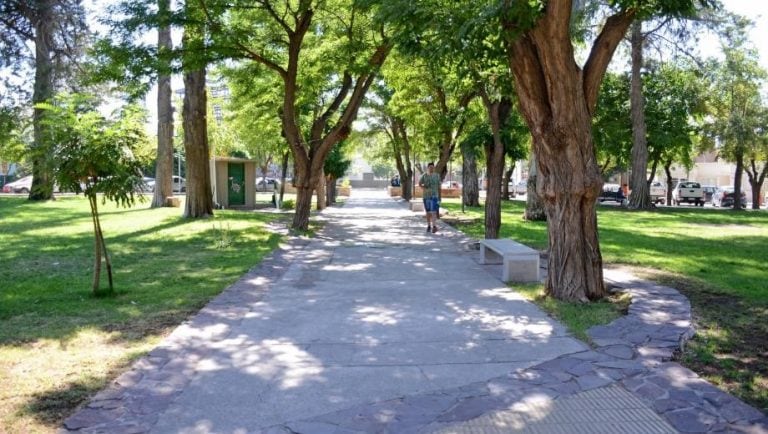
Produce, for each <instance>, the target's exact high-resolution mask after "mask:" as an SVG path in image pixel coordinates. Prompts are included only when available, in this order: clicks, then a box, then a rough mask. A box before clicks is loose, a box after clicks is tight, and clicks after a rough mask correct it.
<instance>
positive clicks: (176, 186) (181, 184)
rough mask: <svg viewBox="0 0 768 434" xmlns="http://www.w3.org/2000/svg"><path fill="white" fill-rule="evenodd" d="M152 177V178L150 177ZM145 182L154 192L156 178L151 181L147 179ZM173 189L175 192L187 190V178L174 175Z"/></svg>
mask: <svg viewBox="0 0 768 434" xmlns="http://www.w3.org/2000/svg"><path fill="white" fill-rule="evenodd" d="M150 179H151V178H150ZM145 184H146V185H147V187H148V188H149V191H151V192H154V191H155V180H154V179H152V180H151V181H146V182H145ZM171 189H172V190H173V191H174V192H177V193H178V192H185V191H187V180H186V179H184V178H182V177H181V176H178V175H173V179H172V181H171Z"/></svg>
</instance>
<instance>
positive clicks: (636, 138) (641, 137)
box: [629, 20, 654, 209]
mask: <svg viewBox="0 0 768 434" xmlns="http://www.w3.org/2000/svg"><path fill="white" fill-rule="evenodd" d="M642 28H643V24H642V21H641V20H635V22H634V23H632V38H631V42H632V84H631V91H630V104H631V106H632V177H631V179H630V181H629V186H630V188H631V189H632V193H631V194H630V195H629V208H631V209H653V208H654V205H653V202H651V191H650V186H649V183H648V180H647V179H646V173H647V172H648V140H647V136H646V127H645V99H644V97H643V77H642V76H641V74H640V69H641V68H642V66H643V42H644V37H643V33H642Z"/></svg>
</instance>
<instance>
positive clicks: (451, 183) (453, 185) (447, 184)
mask: <svg viewBox="0 0 768 434" xmlns="http://www.w3.org/2000/svg"><path fill="white" fill-rule="evenodd" d="M440 188H461V184H459V183H458V182H457V181H444V182H443V183H442V184H441V185H440Z"/></svg>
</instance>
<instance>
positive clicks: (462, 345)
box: [63, 191, 676, 434]
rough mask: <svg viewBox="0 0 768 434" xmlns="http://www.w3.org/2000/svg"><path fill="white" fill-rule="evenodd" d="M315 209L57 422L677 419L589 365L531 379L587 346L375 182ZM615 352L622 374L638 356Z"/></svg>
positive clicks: (261, 426) (87, 427) (175, 427)
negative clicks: (376, 188) (305, 231)
mask: <svg viewBox="0 0 768 434" xmlns="http://www.w3.org/2000/svg"><path fill="white" fill-rule="evenodd" d="M321 218H322V219H323V220H325V223H326V224H325V227H324V229H323V230H322V232H321V234H320V235H319V236H318V237H317V238H314V239H312V240H301V239H295V240H293V241H291V242H290V243H289V244H288V245H286V246H284V248H283V249H281V250H280V251H278V252H276V254H275V255H273V256H272V257H271V258H268V259H267V260H265V262H264V263H263V264H261V265H260V266H259V267H257V268H256V269H255V270H253V271H252V272H250V273H248V274H247V275H246V276H244V277H243V279H241V280H240V281H239V282H238V283H236V284H235V285H233V286H232V287H230V288H228V289H227V290H226V291H224V292H223V293H222V294H221V295H220V296H219V297H217V298H216V299H215V300H213V301H212V302H211V303H210V304H209V305H208V306H207V307H206V308H205V309H203V310H202V311H201V312H200V314H198V315H197V316H196V317H195V318H193V319H192V320H191V321H190V322H189V323H187V324H184V325H182V326H181V327H179V328H178V329H177V330H176V331H175V332H174V333H173V334H172V335H171V336H169V337H168V338H167V339H166V340H165V341H164V342H163V343H162V344H161V345H160V346H159V347H158V348H157V349H155V350H154V351H152V353H151V354H150V355H149V356H148V357H146V358H144V359H142V360H141V361H140V362H138V363H137V364H136V366H135V367H134V369H133V370H132V371H130V372H128V373H126V374H124V375H122V376H121V377H120V378H119V379H118V380H117V381H116V383H115V385H114V386H113V387H111V388H110V389H107V390H105V391H103V392H101V393H99V394H98V395H97V396H96V397H94V399H93V400H92V402H91V403H90V404H89V405H88V406H87V407H86V408H84V409H83V410H81V411H80V412H78V413H77V414H75V415H74V416H72V417H70V418H69V419H67V421H65V428H64V429H63V431H64V432H81V433H85V432H89V433H90V432H109V433H121V432H122V433H144V432H151V433H258V432H261V433H306V434H314V433H354V432H357V433H360V432H363V433H367V432H391V433H407V432H413V433H416V432H445V433H448V432H456V433H470V432H472V433H481V432H488V433H493V432H552V433H554V432H634V433H649V432H662V433H666V432H670V433H672V432H676V430H675V429H673V428H672V427H671V426H670V425H669V424H667V422H665V421H664V419H662V418H661V417H660V416H658V415H657V414H656V413H655V412H654V411H653V410H651V407H650V406H649V405H647V404H646V403H644V402H642V401H641V400H639V399H637V397H636V396H634V395H631V394H630V393H629V392H628V391H627V390H626V388H623V387H621V386H619V385H617V384H615V383H613V384H611V382H610V381H604V379H602V378H600V377H598V376H597V375H596V374H595V375H593V374H594V373H593V372H592V371H589V372H587V371H583V372H582V373H580V374H578V375H581V376H578V375H577V374H565V373H564V374H563V375H561V376H559V377H558V376H557V375H555V377H557V378H554V377H553V378H554V380H548V379H542V378H541V377H540V376H539V377H536V375H539V374H536V375H534V376H531V372H538V371H535V370H534V371H532V370H529V369H527V368H531V367H533V366H536V365H541V366H545V365H543V363H544V362H547V361H552V362H554V363H550V364H553V366H555V367H556V368H557V369H561V368H562V370H565V369H568V370H573V369H579V370H583V367H579V368H574V366H573V364H571V365H569V366H568V367H567V368H563V364H564V363H570V362H569V360H574V357H585V358H589V357H593V356H592V354H593V353H594V352H593V351H590V349H589V348H588V347H587V346H586V345H585V344H584V343H582V342H580V341H578V340H576V339H574V338H572V337H570V336H569V335H568V334H567V333H566V331H565V330H564V328H563V326H562V325H560V324H558V323H557V322H555V321H553V320H551V319H550V318H548V317H547V316H546V315H545V314H544V313H542V312H541V311H540V310H539V309H538V308H537V307H536V306H534V305H532V304H531V303H529V302H527V301H525V300H523V299H521V298H520V297H519V296H518V295H517V294H515V293H514V292H513V291H511V290H510V289H509V288H507V286H506V285H504V284H503V283H502V282H501V281H500V280H499V276H500V274H501V273H500V267H498V266H482V265H479V264H478V262H477V256H478V253H477V251H475V250H471V249H468V248H467V245H466V244H467V242H468V241H469V240H468V239H466V238H465V237H464V236H463V235H461V234H460V233H458V232H457V231H454V230H452V229H450V228H448V227H445V226H443V227H441V230H440V231H439V232H438V233H437V234H428V233H426V232H425V229H426V225H425V223H424V220H423V217H422V216H421V215H417V214H414V213H412V212H410V211H409V210H408V209H407V208H406V206H405V204H402V203H398V202H396V201H394V200H392V199H390V198H388V197H386V196H385V195H384V193H383V192H372V191H362V192H358V191H356V192H355V195H354V196H353V197H352V198H350V200H349V201H348V203H347V204H346V205H345V206H344V207H342V208H334V209H328V210H327V211H325V212H324V213H323V215H322V217H321ZM614 350H615V348H614ZM569 354H576V355H577V356H574V357H571V358H570V359H569V358H564V357H566V356H565V355H569ZM585 360H586V359H585ZM589 360H590V361H589V363H592V362H595V363H598V362H603V363H606V361H605V359H604V358H602V359H595V360H593V361H592V359H589ZM579 361H583V360H581V359H579ZM611 363H614V365H615V366H611V367H612V368H615V369H614V370H615V371H616V373H617V377H616V378H617V379H618V378H619V375H625V374H627V375H628V374H630V373H632V372H630V371H632V370H633V369H636V367H635V366H629V365H628V362H625V363H623V364H621V363H620V364H618V365H616V362H614V361H612V362H611ZM552 369H554V368H552ZM622 369H623V370H624V371H622ZM551 372H560V371H556V370H553V371H551ZM546 374H547V375H549V376H550V377H552V375H550V373H549V372H546ZM566 376H569V378H568V379H566V378H565V377H566ZM547 381H549V383H547ZM566 381H568V384H566V383H565V382H566ZM556 382H563V383H562V385H561V384H560V383H557V384H556V385H555V386H552V385H554V384H555V383H556ZM542 384H544V385H545V386H547V385H549V387H548V388H547V387H541V385H542ZM569 384H576V386H574V387H576V390H565V389H568V388H569V387H571V386H569ZM560 389H563V390H560ZM489 390H490V391H491V392H494V391H496V392H499V391H500V392H499V393H490V394H489V392H488V391H489ZM558 394H562V396H563V399H560V400H557V401H553V400H554V399H555V398H557V396H558ZM490 395H493V397H492V398H493V399H491V396H490ZM595 403H603V404H599V405H595ZM577 427H581V428H583V431H573V430H574V429H576V428H577ZM599 427H602V428H601V430H598V431H595V430H596V429H598V428H599ZM563 430H564V431H563Z"/></svg>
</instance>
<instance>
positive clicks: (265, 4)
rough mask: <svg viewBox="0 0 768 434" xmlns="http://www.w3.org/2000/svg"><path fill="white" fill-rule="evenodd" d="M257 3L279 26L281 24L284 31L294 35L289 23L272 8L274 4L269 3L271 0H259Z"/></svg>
mask: <svg viewBox="0 0 768 434" xmlns="http://www.w3.org/2000/svg"><path fill="white" fill-rule="evenodd" d="M256 3H258V4H260V5H262V7H263V9H264V10H265V11H267V13H268V14H269V16H271V17H272V18H273V19H274V20H275V22H277V24H279V25H280V27H282V28H283V30H285V32H286V33H288V35H292V34H293V29H292V28H291V26H289V25H288V23H286V22H285V20H284V19H283V18H282V17H280V16H279V15H278V14H277V11H275V9H274V8H273V7H272V4H271V3H270V2H269V0H257V1H256ZM297 21H298V20H297Z"/></svg>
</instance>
